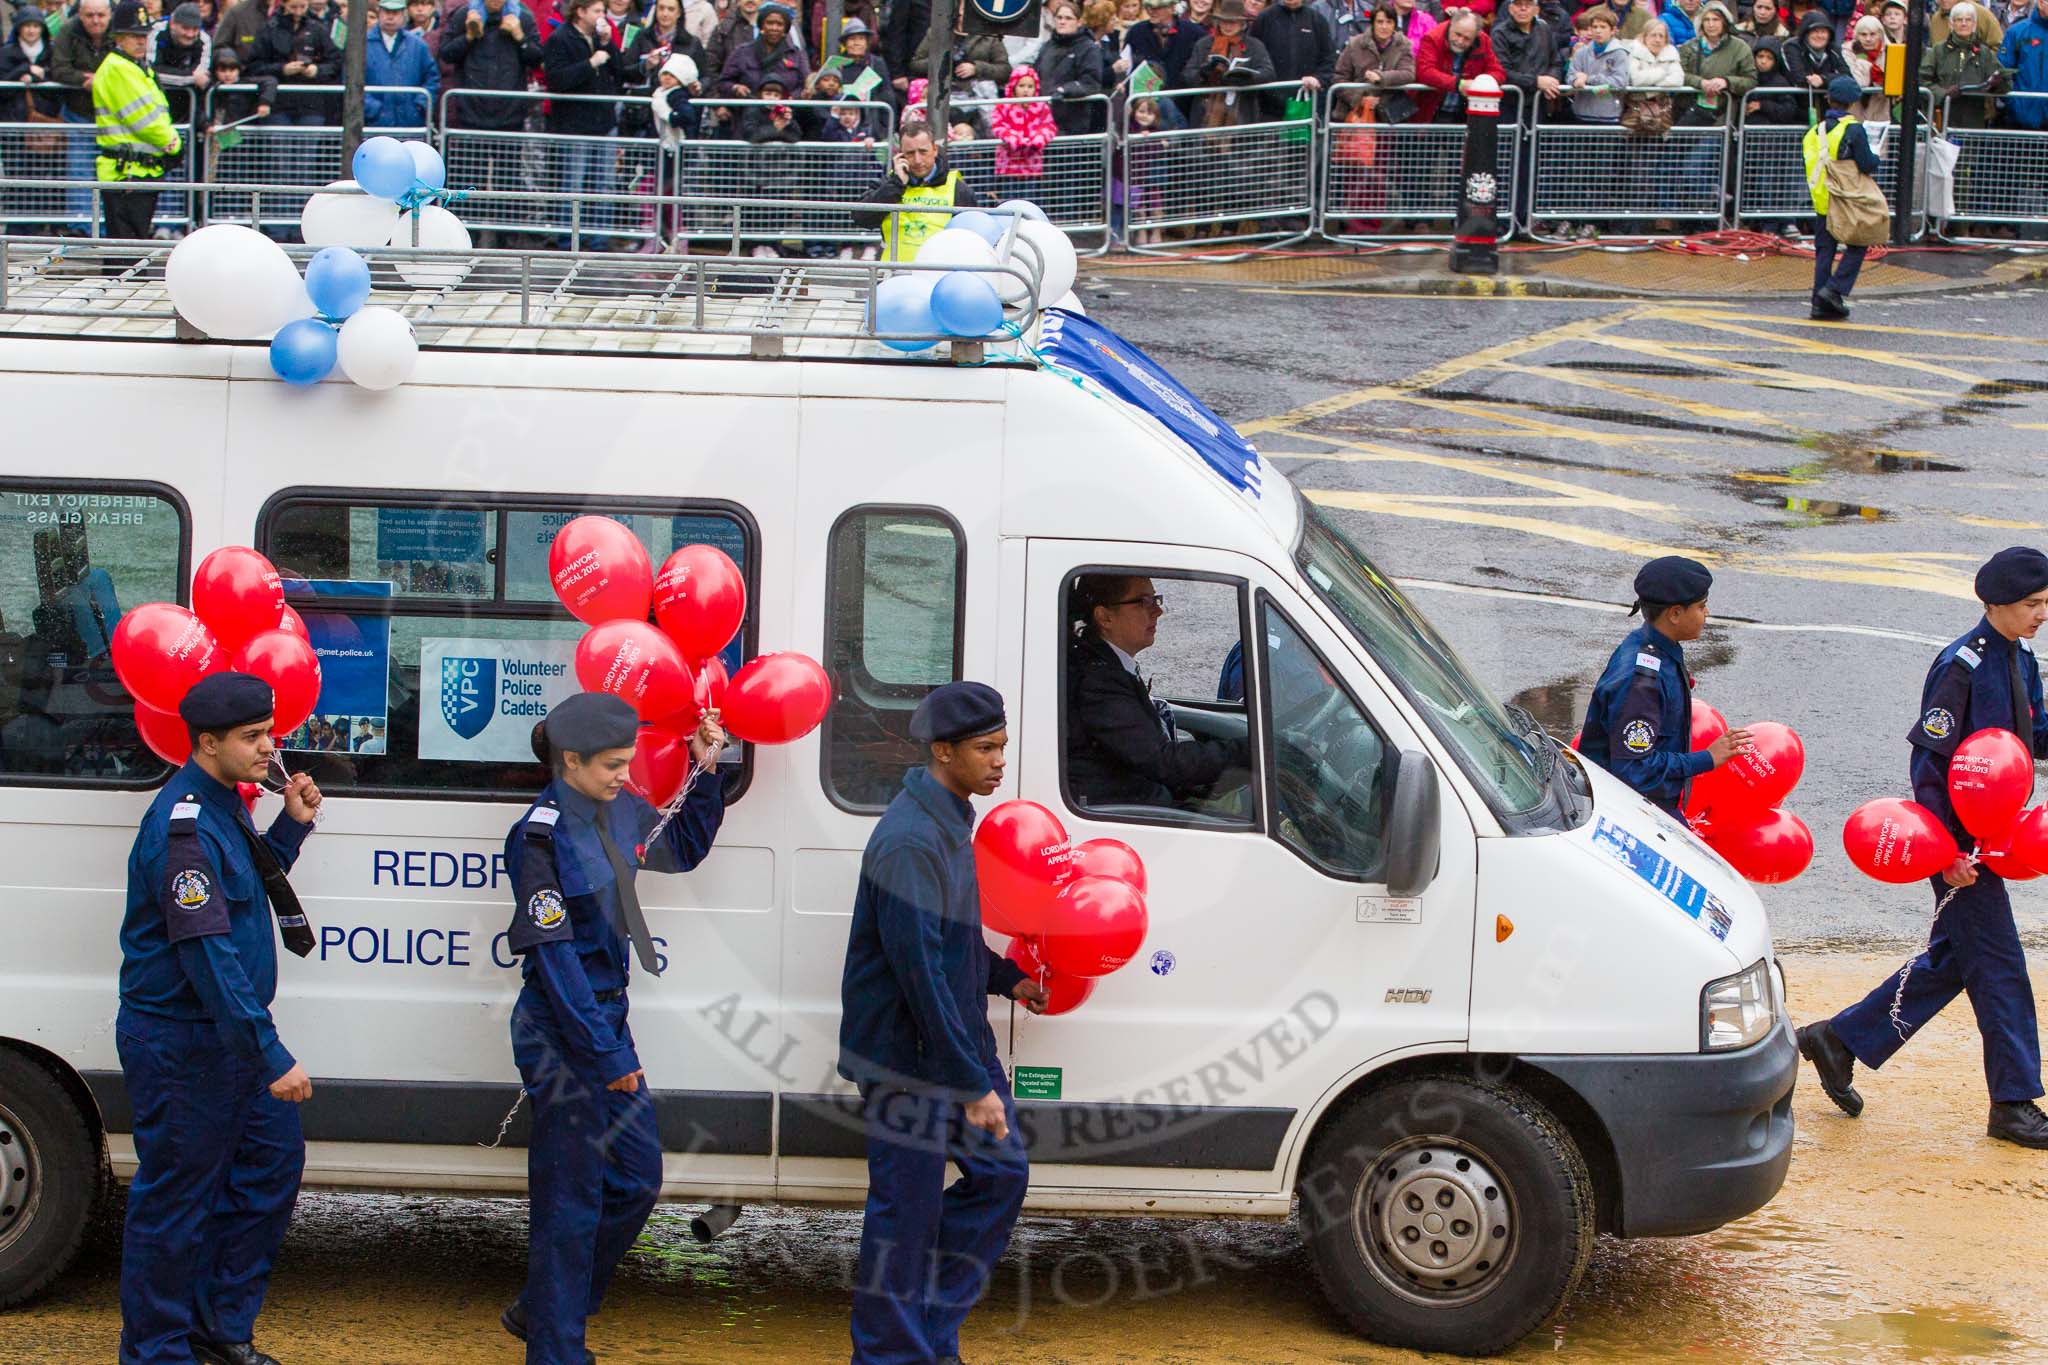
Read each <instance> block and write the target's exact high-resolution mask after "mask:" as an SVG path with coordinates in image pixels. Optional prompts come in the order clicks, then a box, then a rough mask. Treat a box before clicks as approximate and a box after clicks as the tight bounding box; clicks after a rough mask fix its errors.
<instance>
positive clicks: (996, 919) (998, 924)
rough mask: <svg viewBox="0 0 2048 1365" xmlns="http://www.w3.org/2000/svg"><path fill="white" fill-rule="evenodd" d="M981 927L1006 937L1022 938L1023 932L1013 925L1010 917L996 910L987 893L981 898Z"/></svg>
mask: <svg viewBox="0 0 2048 1365" xmlns="http://www.w3.org/2000/svg"><path fill="white" fill-rule="evenodd" d="M981 927H982V928H984V929H988V930H991V931H992V932H994V933H998V934H1002V935H1004V936H1005V937H1012V936H1014V937H1022V931H1021V930H1019V929H1018V928H1017V926H1016V925H1015V924H1013V923H1012V922H1011V920H1010V917H1009V916H1008V915H1005V914H1004V913H1003V912H1002V911H1001V910H998V909H997V908H996V903H995V902H994V901H992V900H990V899H989V898H988V896H987V894H986V893H984V894H983V895H982V897H981Z"/></svg>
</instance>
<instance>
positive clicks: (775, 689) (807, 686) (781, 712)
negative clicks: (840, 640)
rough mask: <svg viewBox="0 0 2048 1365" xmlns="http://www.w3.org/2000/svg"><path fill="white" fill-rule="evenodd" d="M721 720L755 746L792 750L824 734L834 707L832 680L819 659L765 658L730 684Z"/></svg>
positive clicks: (755, 661)
mask: <svg viewBox="0 0 2048 1365" xmlns="http://www.w3.org/2000/svg"><path fill="white" fill-rule="evenodd" d="M720 700H721V705H720V706H719V720H720V722H721V723H722V724H723V725H724V726H725V728H726V730H727V731H728V732H730V733H731V734H733V735H735V736H737V737H739V738H740V739H744V740H746V741H747V742H748V743H750V744H788V743H790V742H791V741H792V740H798V739H802V738H803V737H804V736H805V735H807V734H809V733H810V732H811V731H813V730H815V729H817V728H818V726H819V724H820V723H821V722H822V721H823V720H824V719H825V712H826V711H827V710H828V709H830V707H831V705H832V679H831V678H830V677H828V676H826V673H825V670H824V668H823V667H821V666H820V665H819V663H818V661H817V660H816V659H813V658H811V657H810V656H809V655H805V654H797V653H793V652H792V653H785V654H763V655H762V656H761V657H759V658H758V659H753V660H750V661H749V662H748V663H747V666H746V667H744V668H742V669H741V670H740V671H739V675H738V676H737V677H735V678H734V679H733V680H732V681H731V682H730V683H728V684H726V688H725V695H724V696H723V697H722V698H721V699H720Z"/></svg>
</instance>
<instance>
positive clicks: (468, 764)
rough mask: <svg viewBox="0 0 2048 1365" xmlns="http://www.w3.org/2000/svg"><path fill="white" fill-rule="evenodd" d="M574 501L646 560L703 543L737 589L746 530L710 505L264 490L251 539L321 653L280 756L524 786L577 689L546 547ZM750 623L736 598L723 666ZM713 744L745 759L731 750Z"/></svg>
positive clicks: (392, 777) (736, 517) (349, 772)
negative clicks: (543, 731)
mask: <svg viewBox="0 0 2048 1365" xmlns="http://www.w3.org/2000/svg"><path fill="white" fill-rule="evenodd" d="M587 514H596V515H603V516H610V517H613V518H615V519H616V520H618V521H620V522H623V523H624V524H625V525H627V526H628V527H630V528H632V530H633V531H634V532H635V533H636V534H638V536H639V537H640V539H641V541H642V542H643V543H644V544H645V545H646V546H647V550H648V554H649V556H650V557H651V558H652V560H653V562H654V564H655V566H656V567H657V568H659V567H660V565H661V562H662V560H664V559H665V558H667V557H668V556H669V555H670V554H671V553H672V552H674V551H675V550H676V549H678V548H680V547H682V546H684V545H691V544H710V545H716V546H718V547H719V548H720V549H722V550H724V551H725V552H726V553H727V554H730V555H731V556H732V557H733V560H734V562H735V563H737V564H738V565H739V566H740V569H741V571H742V572H743V573H744V574H746V576H747V581H748V588H749V591H748V596H749V599H750V600H751V598H752V596H753V588H754V584H755V583H756V581H757V568H756V564H755V559H756V553H755V539H756V537H755V532H754V530H753V527H752V523H751V522H750V521H749V520H748V519H747V517H746V514H745V513H744V512H742V511H740V510H739V509H737V508H732V507H727V506H723V505H705V504H694V505H692V504H677V503H665V502H664V503H653V502H638V503H636V502H634V501H632V500H616V501H611V500H607V501H603V502H599V501H595V500H591V501H586V500H584V499H582V498H579V497H575V496H564V497H560V498H525V497H520V498H511V497H507V498H493V497H491V496H490V495H488V494H486V495H477V494H469V493H463V494H453V493H450V494H439V493H431V492H430V493H396V494H391V495H388V496H385V495H375V496H373V495H367V494H362V493H356V492H348V491H327V490H311V489H308V490H292V491H288V492H285V493H282V494H279V495H278V496H277V497H276V498H274V499H272V501H271V503H270V505H269V506H268V507H267V508H266V509H265V511H264V514H263V517H262V520H261V523H260V525H259V526H258V528H257V535H258V548H260V549H262V550H264V552H265V553H267V554H268V555H269V556H270V557H271V560H272V561H273V562H274V563H275V564H276V565H277V567H278V572H279V573H281V574H282V575H283V576H284V578H285V598H286V600H287V601H288V602H289V603H290V604H291V605H292V607H293V608H294V609H295V610H297V611H298V613H299V615H300V616H301V617H303V618H304V619H305V622H306V630H307V633H308V634H309V635H310V636H311V637H312V641H313V647H314V649H315V650H316V651H317V652H318V653H319V655H320V675H321V677H320V701H319V703H318V706H317V708H316V709H315V711H314V713H313V715H312V716H311V717H310V718H309V719H308V720H307V721H306V723H305V724H304V725H302V726H300V727H299V728H298V729H297V730H296V731H294V732H293V733H292V734H290V735H287V736H286V737H285V738H284V740H283V743H282V747H283V748H284V749H285V750H287V751H288V752H287V753H286V755H285V757H286V760H287V762H288V763H289V765H290V766H291V768H292V769H293V770H294V771H305V772H310V773H311V774H312V775H313V777H314V780H315V781H317V782H319V783H320V785H321V786H322V787H323V788H328V789H331V790H336V791H349V790H356V791H363V792H372V791H375V792H379V793H384V794H390V795H401V794H402V795H406V796H419V795H429V796H432V795H439V796H471V797H473V796H478V795H501V794H502V795H503V796H505V797H507V798H508V799H509V798H523V797H524V796H525V795H526V794H528V793H531V792H533V791H535V790H537V789H538V788H539V787H540V786H541V784H542V783H543V782H544V781H546V774H545V773H544V772H543V771H542V769H541V766H540V764H538V763H537V762H535V761H534V757H533V750H532V747H531V746H532V731H533V726H534V724H535V723H536V722H538V721H539V720H540V719H541V718H542V717H544V716H545V715H546V714H547V712H548V710H549V708H550V707H552V706H553V705H554V704H555V703H556V702H558V701H560V700H561V699H562V698H564V697H566V696H569V695H570V694H572V693H574V692H576V691H577V690H578V686H577V682H576V669H575V651H576V642H577V641H578V640H580V639H581V638H582V637H583V632H584V630H585V627H584V625H583V623H582V622H580V621H577V620H574V619H573V618H571V617H570V616H569V614H568V613H567V612H566V611H564V610H563V609H562V606H561V604H560V603H559V602H558V601H557V600H556V598H555V594H554V591H553V589H552V587H551V586H550V583H549V577H548V550H549V547H550V546H551V545H552V544H553V541H554V536H555V532H556V531H557V530H559V529H560V528H561V527H562V525H563V524H564V523H566V522H568V521H569V520H571V519H572V518H574V517H578V516H583V515H587ZM753 636H754V630H753V618H752V613H751V609H750V611H749V617H748V620H747V622H746V623H745V624H744V625H742V627H741V629H740V633H739V636H738V638H736V639H735V640H734V641H733V643H732V644H730V645H729V646H727V648H726V650H725V653H724V655H723V656H722V657H723V658H724V661H725V663H726V667H727V670H728V671H729V672H737V671H738V670H739V666H740V663H741V661H742V660H743V659H744V658H745V657H746V655H747V652H748V646H749V645H750V644H751V642H752V640H753ZM727 752H728V755H729V758H730V759H731V760H733V761H740V762H742V763H744V762H746V761H747V760H746V757H745V755H744V752H743V746H735V748H734V749H729V750H728V751H727ZM737 794H738V788H737V784H736V785H735V789H734V791H733V792H731V793H730V794H729V796H728V799H731V798H732V797H734V796H737Z"/></svg>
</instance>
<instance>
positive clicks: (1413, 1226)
mask: <svg viewBox="0 0 2048 1365" xmlns="http://www.w3.org/2000/svg"><path fill="white" fill-rule="evenodd" d="M1297 1193H1298V1194H1299V1196H1300V1201H1301V1202H1300V1208H1301V1220H1302V1227H1303V1231H1304V1234H1305V1236H1306V1237H1307V1240H1308V1245H1309V1251H1310V1255H1311V1259H1313V1261H1314V1262H1315V1267H1316V1277H1317V1279H1318V1280H1319V1281H1320V1282H1321V1283H1322V1287H1323V1293H1324V1294H1325V1295H1326V1296H1327V1297H1328V1298H1329V1300H1330V1303H1331V1305H1332V1306H1333V1307H1335V1308H1336V1310H1337V1312H1338V1313H1340V1314H1341V1315H1342V1316H1343V1317H1344V1319H1345V1320H1346V1321H1347V1322H1348V1323H1350V1325H1351V1326H1352V1327H1353V1328H1354V1329H1355V1330H1356V1331H1358V1332H1360V1333H1361V1334H1363V1335H1365V1336H1368V1337H1371V1338H1372V1339H1373V1340H1375V1341H1381V1342H1385V1343H1387V1344H1388V1345H1390V1346H1401V1347H1406V1348H1409V1349H1412V1350H1422V1351H1449V1352H1452V1353H1454V1354H1458V1355H1492V1354H1494V1353H1495V1352H1498V1351H1505V1350H1507V1349H1508V1348H1509V1347H1511V1346H1513V1345H1514V1344H1515V1343H1516V1342H1518V1341H1520V1340H1521V1339H1522V1338H1523V1337H1525V1336H1527V1335H1528V1334H1529V1333H1531V1332H1533V1331H1535V1330H1536V1329H1537V1328H1538V1327H1540V1326H1542V1325H1543V1324H1544V1323H1545V1322H1547V1321H1548V1320H1549V1319H1550V1318H1551V1316H1552V1315H1554V1314H1555V1313H1556V1312H1557V1310H1558V1309H1559V1308H1561V1307H1563V1305H1564V1301H1565V1299H1566V1298H1567V1296H1569V1295H1570V1294H1571V1292H1572V1289H1573V1288H1574V1287H1575V1286H1576V1285H1577V1284H1578V1282H1579V1276H1580V1275H1581V1274H1582V1273H1583V1272H1584V1270H1585V1268H1586V1262H1587V1260H1588V1259H1589V1258H1590V1257H1591V1256H1592V1254H1593V1234H1594V1227H1595V1221H1594V1212H1595V1211H1594V1203H1593V1179H1592V1175H1591V1173H1590V1172H1589V1171H1588V1170H1587V1169H1586V1162H1585V1158H1584V1157H1582V1156H1581V1155H1580V1153H1579V1149H1578V1147H1577V1145H1576V1144H1574V1143H1573V1142H1572V1140H1571V1137H1570V1135H1569V1134H1567V1133H1566V1132H1565V1129H1564V1126H1563V1125H1562V1124H1560V1123H1559V1122H1558V1121H1557V1120H1556V1119H1555V1118H1554V1117H1552V1116H1551V1114H1550V1113H1549V1111H1547V1110H1545V1109H1544V1108H1543V1107H1542V1106H1541V1105H1539V1104H1537V1103H1536V1102H1535V1101H1534V1100H1532V1099H1530V1098H1529V1097H1528V1096H1527V1095H1525V1094H1523V1093H1521V1092H1520V1091H1518V1090H1515V1089H1513V1088H1512V1087H1509V1086H1505V1085H1496V1084H1491V1083H1488V1082H1484V1081H1478V1080H1473V1079H1471V1078H1470V1077H1466V1076H1457V1075H1439V1076H1424V1077H1417V1078H1414V1079H1410V1080H1404V1081H1397V1082H1394V1083H1393V1084H1391V1085H1387V1086H1385V1087H1382V1088H1380V1089H1378V1090H1375V1091H1372V1092H1371V1093H1369V1094H1366V1095H1363V1096H1360V1097H1359V1098H1358V1099H1356V1100H1353V1101H1351V1102H1350V1103H1348V1104H1347V1105H1346V1106H1345V1107H1344V1108H1343V1109H1341V1110H1340V1111H1339V1112H1337V1113H1335V1114H1333V1115H1331V1117H1330V1118H1329V1119H1328V1120H1327V1121H1326V1122H1325V1124H1324V1126H1323V1128H1322V1130H1321V1131H1320V1132H1319V1133H1318V1134H1317V1136H1316V1140H1315V1143H1314V1145H1313V1146H1312V1147H1311V1148H1310V1151H1309V1156H1308V1160H1307V1161H1306V1162H1305V1163H1304V1164H1303V1166H1302V1171H1301V1179H1300V1182H1299V1184H1298V1186H1297Z"/></svg>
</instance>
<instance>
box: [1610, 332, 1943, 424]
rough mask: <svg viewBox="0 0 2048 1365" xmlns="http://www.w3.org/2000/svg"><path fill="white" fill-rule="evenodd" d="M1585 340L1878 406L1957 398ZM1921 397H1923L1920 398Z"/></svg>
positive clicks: (1638, 341)
mask: <svg viewBox="0 0 2048 1365" xmlns="http://www.w3.org/2000/svg"><path fill="white" fill-rule="evenodd" d="M1586 341H1587V342H1588V343H1590V344H1592V345H1595V346H1611V347H1613V348H1614V349H1616V350H1619V351H1631V352H1634V353H1635V354H1637V355H1649V356H1659V357H1662V358H1663V359H1666V360H1679V359H1684V360H1689V361H1691V362H1692V363H1693V364H1698V365H1714V366H1718V367H1719V368H1721V369H1724V370H1728V371H1730V372H1731V373H1734V374H1747V375H1754V376H1755V377H1756V378H1758V379H1761V380H1766V381H1768V382H1770V383H1771V384H1774V385H1776V386H1777V387H1780V388H1794V389H1799V390H1802V391H1805V392H1809V393H1823V392H1825V393H1835V394H1844V395H1854V396H1856V397H1859V398H1872V399H1875V400H1877V401H1878V402H1881V403H1897V404H1899V405H1901V406H1903V407H1909V408H1932V407H1937V406H1939V404H1937V403H1934V402H1929V401H1927V400H1928V399H1929V398H1934V399H1940V400H1943V401H1953V400H1954V399H1955V398H1956V397H1957V396H1958V395H1956V394H1953V393H1950V392H1949V391H1948V390H1946V389H1907V388H1899V387H1895V386H1892V385H1885V384H1856V383H1852V382H1850V381H1849V380H1846V379H1831V378H1824V377H1822V376H1820V375H1809V374H1801V373H1799V372H1797V371H1794V370H1767V369H1764V368H1762V367H1761V366H1757V365H1745V364H1743V363H1741V362H1740V361H1735V360H1709V359H1707V358H1705V357H1699V356H1681V355H1680V354H1679V353H1677V352H1675V351H1673V350H1672V349H1671V348H1670V347H1668V346H1667V345H1665V343H1663V342H1661V341H1647V340H1644V339H1643V338H1641V337H1623V336H1604V335H1603V336H1591V337H1587V338H1586ZM1922 395H1924V397H1923V396H1922Z"/></svg>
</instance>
